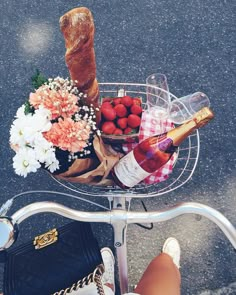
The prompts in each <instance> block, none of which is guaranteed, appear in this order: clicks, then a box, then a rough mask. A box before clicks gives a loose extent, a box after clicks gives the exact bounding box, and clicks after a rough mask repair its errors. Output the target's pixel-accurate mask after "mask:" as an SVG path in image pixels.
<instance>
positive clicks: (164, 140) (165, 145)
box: [111, 107, 214, 189]
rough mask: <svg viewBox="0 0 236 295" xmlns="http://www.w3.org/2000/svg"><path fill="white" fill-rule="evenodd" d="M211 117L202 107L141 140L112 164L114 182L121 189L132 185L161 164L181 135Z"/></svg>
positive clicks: (180, 138)
mask: <svg viewBox="0 0 236 295" xmlns="http://www.w3.org/2000/svg"><path fill="white" fill-rule="evenodd" d="M213 117H214V114H213V113H212V111H211V110H210V109H209V108H208V107H205V108H203V109H201V110H200V111H199V112H197V113H196V114H195V115H194V116H193V118H192V119H191V120H189V121H187V122H186V123H184V124H183V125H181V126H178V127H176V128H174V129H172V130H170V131H168V132H165V133H163V134H160V135H154V136H152V137H149V138H147V139H145V140H143V141H142V142H141V143H139V144H138V145H137V146H136V147H135V148H134V149H133V150H132V151H131V152H129V153H128V154H127V155H125V156H124V157H123V158H121V160H120V161H119V162H118V163H117V164H116V165H115V166H114V167H113V169H112V172H111V175H112V177H113V180H114V182H115V183H116V184H117V185H119V186H120V187H121V188H123V189H128V188H131V187H133V186H135V185H136V184H138V183H139V182H141V181H142V180H143V179H145V178H146V177H148V176H149V175H150V174H152V173H153V172H155V171H157V170H158V169H159V168H161V167H162V166H163V165H165V164H166V163H167V162H168V161H169V159H170V158H171V156H172V155H173V153H174V152H175V151H176V149H177V148H178V146H179V145H180V144H181V143H182V142H183V141H184V139H185V138H187V137H188V136H189V135H190V134H191V133H192V132H193V131H194V130H195V129H197V128H200V127H203V126H204V125H206V124H207V123H208V122H209V121H210V120H211V119H213Z"/></svg>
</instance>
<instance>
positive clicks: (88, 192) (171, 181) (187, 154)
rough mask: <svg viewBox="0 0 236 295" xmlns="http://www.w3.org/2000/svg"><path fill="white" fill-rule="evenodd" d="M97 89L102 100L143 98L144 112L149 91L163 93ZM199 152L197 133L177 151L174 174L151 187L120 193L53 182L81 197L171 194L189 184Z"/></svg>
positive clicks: (124, 86)
mask: <svg viewBox="0 0 236 295" xmlns="http://www.w3.org/2000/svg"><path fill="white" fill-rule="evenodd" d="M99 87H100V95H101V97H117V96H122V95H125V94H127V95H130V96H133V97H134V96H138V97H142V101H143V108H144V109H146V108H147V105H146V98H147V95H148V92H149V90H150V88H153V89H155V90H159V91H162V92H166V91H164V90H162V89H160V88H158V87H155V86H150V85H146V84H137V83H100V84H99ZM153 89H152V90H153ZM166 93H167V92H166ZM167 94H168V96H169V100H170V101H172V100H174V99H178V98H177V97H175V96H174V95H173V94H171V93H167ZM152 95H153V93H152ZM160 99H161V98H160ZM199 151H200V138H199V132H198V131H197V130H196V131H194V133H192V134H191V135H190V136H189V137H188V138H187V139H186V140H185V141H184V142H183V143H182V144H181V146H180V147H179V148H178V151H177V153H176V161H175V165H174V168H173V171H172V173H171V174H170V175H169V177H168V178H167V179H166V180H165V181H162V182H159V183H156V184H151V185H147V184H143V183H140V184H138V185H136V186H135V187H133V188H131V189H129V190H122V189H120V188H119V187H118V186H107V187H103V186H94V185H85V184H79V183H78V184H75V183H70V182H64V181H61V180H60V181H59V180H58V179H56V178H54V179H55V181H57V182H58V183H59V184H60V185H62V186H64V187H66V188H67V189H69V190H71V191H74V192H78V193H79V194H81V195H84V196H99V197H115V196H119V197H120V196H122V195H125V196H126V197H131V198H145V197H156V196H160V195H164V194H166V193H169V192H171V191H174V190H176V189H177V188H180V187H181V186H183V185H184V184H185V183H186V182H187V181H188V180H190V178H191V177H192V175H193V173H194V170H195V168H196V165H197V162H198V158H199Z"/></svg>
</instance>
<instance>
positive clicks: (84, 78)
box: [60, 7, 99, 107]
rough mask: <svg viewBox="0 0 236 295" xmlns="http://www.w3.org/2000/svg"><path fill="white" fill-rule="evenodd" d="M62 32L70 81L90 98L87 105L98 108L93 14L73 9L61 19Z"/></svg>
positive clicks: (82, 9)
mask: <svg viewBox="0 0 236 295" xmlns="http://www.w3.org/2000/svg"><path fill="white" fill-rule="evenodd" d="M60 29H61V31H62V34H63V36H64V39H65V46H66V53H65V61H66V64H67V67H68V70H69V73H70V77H71V79H72V80H74V81H76V82H75V84H76V86H77V87H78V89H79V90H80V91H82V92H83V93H86V94H87V98H86V101H85V103H86V104H87V105H90V104H93V106H95V107H98V106H99V86H98V82H97V79H96V60H95V51H94V31H95V28H94V21H93V16H92V13H91V12H90V10H89V9H88V8H86V7H78V8H74V9H72V10H70V11H69V12H67V13H66V14H64V15H63V16H62V17H61V18H60Z"/></svg>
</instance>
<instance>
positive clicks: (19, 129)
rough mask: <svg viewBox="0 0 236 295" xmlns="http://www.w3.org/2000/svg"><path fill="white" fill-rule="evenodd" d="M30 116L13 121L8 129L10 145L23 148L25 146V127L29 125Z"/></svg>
mask: <svg viewBox="0 0 236 295" xmlns="http://www.w3.org/2000/svg"><path fill="white" fill-rule="evenodd" d="M31 117H32V115H31V114H28V115H26V116H22V117H19V118H18V119H16V120H14V121H13V124H12V126H11V129H10V142H11V144H13V145H14V144H15V145H18V146H19V147H23V146H25V145H26V144H27V135H28V134H27V126H29V125H30V119H31Z"/></svg>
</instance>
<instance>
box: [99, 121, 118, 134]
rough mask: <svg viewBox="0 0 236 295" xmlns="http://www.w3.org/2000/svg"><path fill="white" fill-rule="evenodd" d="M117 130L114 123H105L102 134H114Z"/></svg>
mask: <svg viewBox="0 0 236 295" xmlns="http://www.w3.org/2000/svg"><path fill="white" fill-rule="evenodd" d="M115 130H116V125H115V124H114V123H113V122H104V123H103V124H102V132H104V133H106V134H113V132H114V131H115Z"/></svg>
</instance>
